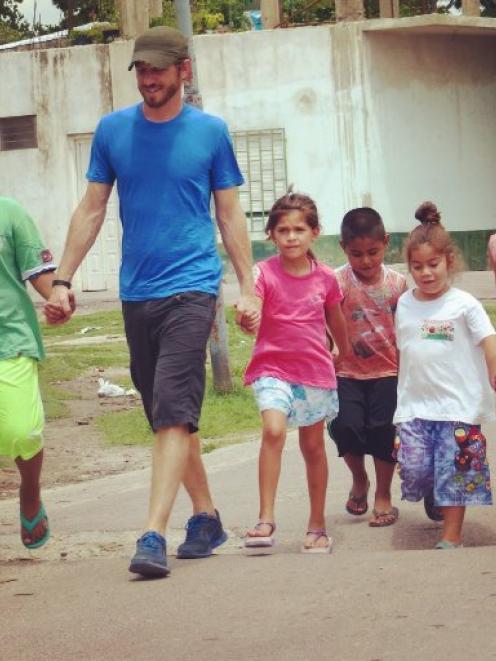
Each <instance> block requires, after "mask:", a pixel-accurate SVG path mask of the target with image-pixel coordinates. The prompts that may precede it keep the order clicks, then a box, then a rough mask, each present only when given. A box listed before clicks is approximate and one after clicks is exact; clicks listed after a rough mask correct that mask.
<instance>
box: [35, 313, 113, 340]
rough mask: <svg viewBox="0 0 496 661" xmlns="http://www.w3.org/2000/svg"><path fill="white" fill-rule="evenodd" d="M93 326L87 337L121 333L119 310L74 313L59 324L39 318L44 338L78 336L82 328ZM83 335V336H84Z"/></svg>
mask: <svg viewBox="0 0 496 661" xmlns="http://www.w3.org/2000/svg"><path fill="white" fill-rule="evenodd" d="M88 327H94V329H95V330H91V331H89V332H88V333H87V334H85V335H87V336H88V337H91V336H92V335H93V336H94V335H123V334H124V324H123V321H122V314H121V311H120V310H110V311H106V312H95V313H92V314H75V315H74V316H73V317H72V319H71V321H70V322H69V323H67V324H62V325H61V326H49V325H48V324H47V323H46V322H43V320H41V328H42V331H43V337H44V338H45V339H46V340H51V339H52V338H57V337H61V338H64V339H67V336H71V335H72V336H74V337H80V336H81V332H80V331H81V330H82V329H83V328H88ZM85 335H84V336H85ZM84 336H82V337H84Z"/></svg>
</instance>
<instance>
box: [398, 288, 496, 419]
mask: <svg viewBox="0 0 496 661" xmlns="http://www.w3.org/2000/svg"><path fill="white" fill-rule="evenodd" d="M494 334H495V330H494V327H493V325H492V323H491V321H490V320H489V317H488V316H487V314H486V311H485V310H484V308H483V307H482V305H481V303H480V302H479V301H478V300H477V299H476V298H474V297H473V296H472V295H471V294H468V293H467V292H464V291H462V290H460V289H457V288H455V287H451V288H450V289H449V290H448V291H447V292H446V293H445V294H444V295H443V296H440V297H439V298H437V299H435V300H433V301H419V300H417V299H416V298H415V297H414V295H413V290H409V291H407V292H406V293H405V294H403V295H402V296H401V297H400V299H399V301H398V307H397V310H396V343H397V347H398V350H399V352H400V367H399V375H398V405H397V408H396V413H395V416H394V422H396V423H398V422H406V421H407V420H412V419H413V418H422V419H424V420H444V421H460V422H466V423H471V424H480V423H481V422H485V421H488V420H494V419H495V418H496V415H495V397H494V392H493V390H492V388H491V386H490V384H489V378H488V374H487V368H486V362H485V359H484V352H483V350H482V347H481V346H480V342H481V341H482V340H483V339H484V338H486V337H488V336H489V335H494Z"/></svg>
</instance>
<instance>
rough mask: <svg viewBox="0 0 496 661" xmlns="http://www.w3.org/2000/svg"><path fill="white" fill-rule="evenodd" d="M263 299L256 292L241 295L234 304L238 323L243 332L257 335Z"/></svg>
mask: <svg viewBox="0 0 496 661" xmlns="http://www.w3.org/2000/svg"><path fill="white" fill-rule="evenodd" d="M261 307H262V301H261V300H260V299H259V297H258V296H255V295H254V294H251V295H248V296H246V295H245V296H241V297H240V299H239V301H238V302H237V303H236V305H235V306H234V309H235V310H236V317H235V319H236V323H237V324H238V326H239V327H240V328H241V330H242V331H243V333H246V334H247V335H255V334H256V332H257V331H258V327H259V326H260V319H261V314H260V310H261Z"/></svg>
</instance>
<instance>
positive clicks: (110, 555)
mask: <svg viewBox="0 0 496 661" xmlns="http://www.w3.org/2000/svg"><path fill="white" fill-rule="evenodd" d="M461 286H463V287H465V288H467V289H468V290H469V291H472V292H473V293H474V294H476V295H478V296H479V297H481V298H485V299H490V298H493V297H494V283H493V279H492V274H489V273H481V274H466V275H465V276H464V279H463V281H462V283H461ZM235 296H236V287H235V285H229V286H228V287H227V288H226V301H227V302H228V303H230V302H232V301H233V299H235ZM87 299H91V296H88V297H87ZM105 301H107V302H108V304H109V305H115V301H113V302H112V301H111V300H108V297H106V298H105V297H102V296H101V295H100V298H99V297H98V296H94V297H93V299H92V300H90V302H89V305H91V306H96V307H99V306H100V305H101V304H102V303H105ZM486 434H487V436H488V438H489V447H490V451H491V452H492V459H491V460H492V467H493V472H494V471H496V460H495V457H496V443H495V440H494V439H495V438H496V426H494V425H493V426H490V427H489V428H488V429H486ZM329 447H330V454H331V455H332V456H331V480H330V487H329V507H328V526H329V529H330V531H331V533H332V536H333V538H334V541H335V547H334V552H333V554H332V555H330V556H321V557H311V556H306V555H303V554H301V553H300V551H299V547H300V542H301V539H302V536H303V532H304V530H305V524H306V515H307V512H306V507H307V499H306V492H305V480H304V470H303V463H302V460H301V458H300V456H299V452H298V449H297V440H296V437H295V434H294V433H293V434H292V435H291V436H290V439H289V442H288V445H287V449H286V451H285V454H284V466H283V475H282V479H281V486H280V497H279V501H278V513H277V518H278V530H277V544H276V546H275V548H274V550H273V552H272V553H271V554H269V555H265V556H262V555H256V554H250V555H247V554H246V553H245V552H244V550H243V549H242V544H241V539H242V535H243V531H244V530H245V529H246V527H247V526H248V525H250V524H252V523H253V522H254V520H255V515H256V509H257V494H256V474H257V466H256V463H257V452H258V443H257V442H250V443H245V444H243V445H237V446H231V447H228V448H224V449H222V450H218V451H216V452H214V453H212V454H210V455H207V456H206V463H207V467H208V471H209V474H210V480H211V483H212V485H213V487H214V492H215V495H216V501H217V503H218V506H219V508H220V509H221V513H222V516H223V520H224V524H225V526H226V528H227V529H228V531H229V541H228V543H226V544H225V545H224V546H223V547H221V549H219V553H218V554H217V555H216V556H215V557H212V558H210V559H208V560H201V561H200V560H194V561H179V560H176V559H175V558H174V557H171V566H172V570H173V571H172V574H171V576H170V577H169V578H167V579H165V580H160V581H143V580H139V579H136V578H135V577H133V576H132V575H131V574H128V572H127V563H128V560H129V556H130V554H131V553H132V552H133V547H134V541H135V539H136V537H137V536H138V535H139V534H140V527H141V525H142V523H143V518H144V513H145V511H146V503H147V495H148V482H149V472H148V471H147V470H144V471H138V472H135V473H127V474H124V475H117V476H110V477H106V478H103V479H100V480H95V481H91V482H87V483H85V484H78V485H72V486H66V487H60V488H55V489H52V490H50V491H47V492H46V493H45V502H46V504H47V508H48V510H49V513H50V518H51V523H52V527H53V530H54V538H53V540H51V541H50V543H49V544H48V545H47V546H46V547H45V549H44V550H42V551H39V552H38V553H36V554H35V553H33V554H29V552H26V551H25V550H24V549H23V547H22V546H21V544H20V542H19V540H18V531H17V516H18V513H17V503H16V502H15V501H14V500H12V501H3V502H0V558H1V560H0V600H1V601H0V603H1V610H0V613H1V617H2V624H1V627H0V631H1V647H0V649H1V658H2V659H3V658H5V659H13V660H15V661H31V660H33V661H34V660H35V659H36V660H37V661H38V660H39V659H44V658H46V659H50V660H51V661H58V660H60V661H69V660H72V659H94V660H97V661H100V660H102V661H103V660H112V661H113V660H122V659H132V660H139V661H141V660H143V661H145V660H148V659H150V660H162V659H167V660H168V659H170V660H174V661H192V660H194V661H214V660H215V661H231V660H233V661H234V660H235V661H252V660H253V661H260V660H263V661H265V660H269V659H270V660H273V661H315V659H326V660H327V659H333V660H334V661H399V660H402V661H418V660H422V661H448V660H449V661H465V660H466V659H467V658H468V657H469V658H470V657H474V658H477V659H478V660H480V661H490V660H494V659H496V628H495V626H494V622H495V621H496V563H495V559H496V554H495V548H494V547H495V546H496V514H495V510H494V508H474V509H473V510H471V511H469V513H468V516H467V522H466V526H465V548H464V549H461V550H459V551H452V552H446V551H445V552H443V551H434V550H432V547H433V545H434V543H435V541H436V540H437V538H438V535H439V525H438V524H435V523H432V522H431V521H429V520H427V519H426V518H425V516H424V514H423V509H422V506H421V505H415V504H410V503H399V481H398V479H395V482H394V493H395V499H396V502H397V503H398V504H399V505H400V519H399V520H398V522H397V524H396V525H395V526H392V527H390V528H384V529H371V528H369V527H368V526H367V519H366V517H363V518H353V517H350V516H348V515H347V514H346V513H345V512H344V509H343V503H344V501H345V499H346V494H347V491H348V488H349V479H348V475H347V472H346V469H345V467H344V465H343V463H342V461H340V460H339V459H338V458H337V457H335V453H334V451H333V449H332V447H331V446H329ZM188 515H189V507H188V503H187V500H186V498H185V496H184V494H181V495H180V496H179V498H178V502H177V504H176V508H175V511H174V515H173V517H172V521H171V527H170V530H169V534H168V539H169V551H170V553H171V554H173V552H174V550H175V547H176V546H177V544H178V543H179V542H180V541H181V540H182V538H183V530H182V527H183V525H184V522H185V519H186V518H187V516H188Z"/></svg>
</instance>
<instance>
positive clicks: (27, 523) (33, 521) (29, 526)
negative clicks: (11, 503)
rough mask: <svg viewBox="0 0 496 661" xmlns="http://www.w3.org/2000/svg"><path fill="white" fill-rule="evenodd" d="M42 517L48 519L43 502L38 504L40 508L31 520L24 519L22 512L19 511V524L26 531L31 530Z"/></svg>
mask: <svg viewBox="0 0 496 661" xmlns="http://www.w3.org/2000/svg"><path fill="white" fill-rule="evenodd" d="M43 519H46V520H47V521H48V517H47V514H46V512H45V508H44V507H43V503H41V504H40V509H39V510H38V514H37V515H36V516H35V517H34V519H31V520H29V519H26V517H25V516H24V514H23V513H22V512H21V525H22V527H23V528H24V529H25V530H27V531H28V532H33V530H34V529H35V528H36V526H37V525H38V523H39V522H40V521H42V520H43Z"/></svg>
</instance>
